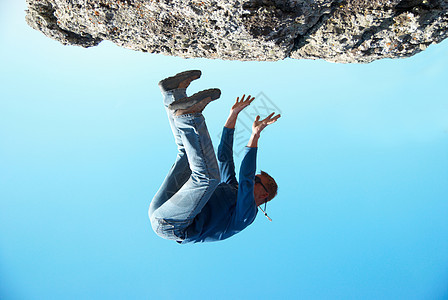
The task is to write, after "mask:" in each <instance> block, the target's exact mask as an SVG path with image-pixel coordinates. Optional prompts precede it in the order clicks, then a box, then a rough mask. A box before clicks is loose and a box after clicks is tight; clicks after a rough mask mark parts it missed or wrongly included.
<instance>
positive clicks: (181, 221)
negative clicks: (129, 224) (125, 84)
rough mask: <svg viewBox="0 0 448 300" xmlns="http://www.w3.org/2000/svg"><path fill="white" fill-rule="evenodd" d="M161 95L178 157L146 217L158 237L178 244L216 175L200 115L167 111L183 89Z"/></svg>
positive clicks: (215, 182)
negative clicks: (175, 114)
mask: <svg viewBox="0 0 448 300" xmlns="http://www.w3.org/2000/svg"><path fill="white" fill-rule="evenodd" d="M162 94H163V96H164V105H165V107H166V110H167V114H168V120H169V123H170V126H171V130H172V131H173V135H174V139H175V142H176V144H177V148H178V153H177V157H176V161H175V163H174V164H173V166H172V167H171V169H170V171H169V172H168V175H167V176H166V178H165V180H164V182H163V183H162V185H161V187H160V189H159V190H158V192H157V193H156V195H155V196H154V199H153V200H152V201H151V204H150V207H149V212H148V213H149V218H150V220H151V225H152V228H153V230H154V231H155V232H156V233H157V234H158V235H159V236H161V237H163V238H165V239H171V240H176V241H182V240H183V239H184V237H185V231H186V229H187V228H188V227H189V226H190V225H191V224H192V222H193V219H194V218H195V216H196V215H197V214H199V213H200V212H201V210H202V208H203V207H204V205H205V204H206V203H207V201H208V200H209V198H210V197H211V195H212V194H213V192H214V191H215V189H216V187H217V186H218V184H219V182H220V175H219V168H218V163H217V161H216V157H215V152H214V150H213V145H212V141H211V139H210V135H209V133H208V130H207V126H206V124H205V119H204V116H203V115H202V114H201V113H196V114H186V115H181V116H174V115H173V114H172V112H171V111H170V110H168V108H167V106H168V105H169V104H170V103H172V102H173V101H175V100H178V99H181V98H184V97H186V92H185V89H176V90H171V91H167V92H162Z"/></svg>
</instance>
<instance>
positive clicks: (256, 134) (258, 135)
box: [250, 132, 260, 140]
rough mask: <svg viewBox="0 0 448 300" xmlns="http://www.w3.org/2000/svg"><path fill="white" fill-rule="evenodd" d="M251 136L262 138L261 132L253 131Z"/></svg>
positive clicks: (252, 137)
mask: <svg viewBox="0 0 448 300" xmlns="http://www.w3.org/2000/svg"><path fill="white" fill-rule="evenodd" d="M250 138H251V139H257V140H258V139H259V138H260V133H259V132H258V133H257V132H252V134H251V136H250Z"/></svg>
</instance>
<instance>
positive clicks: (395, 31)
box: [26, 0, 448, 63]
mask: <svg viewBox="0 0 448 300" xmlns="http://www.w3.org/2000/svg"><path fill="white" fill-rule="evenodd" d="M27 4H28V10H27V16H26V20H27V22H28V24H29V25H30V26H31V27H32V28H34V29H36V30H39V31H41V32H43V33H44V34H45V35H46V36H48V37H51V38H53V39H55V40H58V41H60V42H61V43H63V44H69V45H78V46H82V47H91V46H96V45H98V44H99V43H100V42H101V41H102V40H109V41H112V42H114V43H115V44H117V45H119V46H122V47H125V48H129V49H133V50H138V51H144V52H151V53H163V54H167V55H175V56H180V57H186V58H188V57H205V58H219V59H229V60H258V61H264V60H280V59H284V58H286V57H291V58H297V59H299V58H311V59H325V60H327V61H332V62H343V63H367V62H371V61H374V60H377V59H381V58H396V57H408V56H412V55H414V54H416V53H418V52H420V51H422V50H424V49H426V47H427V46H428V45H430V44H433V43H439V42H441V41H442V40H443V39H445V38H446V37H447V35H448V31H447V27H448V2H446V1H443V0H401V1H399V0H371V1H367V0H349V1H341V0H204V1H201V0H27Z"/></svg>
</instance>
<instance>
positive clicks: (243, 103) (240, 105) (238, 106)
mask: <svg viewBox="0 0 448 300" xmlns="http://www.w3.org/2000/svg"><path fill="white" fill-rule="evenodd" d="M245 97H246V95H243V97H241V100H240V97H237V98H236V101H235V104H233V106H232V108H231V109H230V114H229V117H228V118H227V121H226V124H225V125H224V126H225V127H227V128H235V124H236V119H237V118H238V114H239V113H240V112H241V111H242V110H243V109H244V108H246V107H248V106H249V105H250V104H251V103H252V101H254V99H255V97H251V96H250V95H249V96H248V97H247V98H245Z"/></svg>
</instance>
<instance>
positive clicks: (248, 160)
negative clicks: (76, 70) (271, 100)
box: [234, 113, 280, 228]
mask: <svg viewBox="0 0 448 300" xmlns="http://www.w3.org/2000/svg"><path fill="white" fill-rule="evenodd" d="M278 118H280V115H276V116H274V113H272V114H270V115H269V116H267V117H266V118H265V119H263V120H261V121H260V116H257V117H256V119H255V121H254V123H253V124H252V135H251V136H250V139H249V142H248V143H247V147H246V149H245V155H244V158H243V161H242V162H241V168H240V178H239V180H240V181H239V187H238V198H237V202H236V209H235V217H234V222H235V224H238V225H239V227H241V228H244V227H245V226H247V225H248V224H250V223H251V222H252V221H253V219H251V218H250V217H251V216H253V212H252V213H251V211H252V210H253V209H254V206H255V199H254V184H255V180H254V179H255V171H256V166H257V165H256V160H257V150H258V139H259V138H260V134H261V131H262V130H263V129H264V128H266V126H268V125H270V124H272V123H274V122H276V121H277V120H278ZM255 210H256V208H255Z"/></svg>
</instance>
